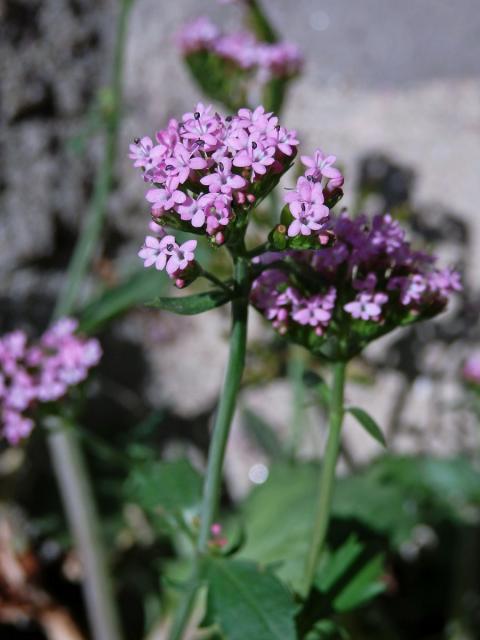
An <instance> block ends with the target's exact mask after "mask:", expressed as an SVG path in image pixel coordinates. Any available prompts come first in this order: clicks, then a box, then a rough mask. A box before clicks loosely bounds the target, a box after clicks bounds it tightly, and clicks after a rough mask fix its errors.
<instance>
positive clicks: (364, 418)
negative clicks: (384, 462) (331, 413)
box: [345, 407, 387, 447]
mask: <svg viewBox="0 0 480 640" xmlns="http://www.w3.org/2000/svg"><path fill="white" fill-rule="evenodd" d="M345 411H348V413H351V414H352V416H353V417H354V418H356V419H357V420H358V422H359V424H361V426H362V427H363V428H364V429H365V431H367V432H368V433H369V434H370V435H371V436H372V438H373V439H374V440H376V441H377V442H378V443H379V444H381V445H382V446H383V447H386V446H387V442H386V440H385V436H384V435H383V433H382V430H381V429H380V427H379V426H378V424H377V423H376V422H375V420H374V419H373V418H372V416H371V415H370V414H368V413H367V412H366V411H364V410H363V409H361V408H360V407H347V408H346V409H345Z"/></svg>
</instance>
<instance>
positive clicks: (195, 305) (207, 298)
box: [148, 289, 233, 316]
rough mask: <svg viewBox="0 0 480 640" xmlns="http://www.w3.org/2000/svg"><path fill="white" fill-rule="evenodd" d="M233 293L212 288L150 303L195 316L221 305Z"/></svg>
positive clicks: (174, 311)
mask: <svg viewBox="0 0 480 640" xmlns="http://www.w3.org/2000/svg"><path fill="white" fill-rule="evenodd" d="M232 298H233V295H232V294H231V293H229V292H228V291H223V290H222V289H212V290H211V291H204V292H203V293H197V294H194V295H192V296H181V297H178V298H156V299H155V300H152V301H151V302H149V303H148V306H149V307H155V308H156V309H163V310H164V311H171V312H172V313H178V314H179V315H183V316H193V315H196V314H197V313H203V312H204V311H210V309H215V308H216V307H221V306H222V305H223V304H226V303H227V302H229V301H230V300H232Z"/></svg>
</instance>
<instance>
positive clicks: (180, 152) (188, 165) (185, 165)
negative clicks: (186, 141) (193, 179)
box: [167, 144, 207, 184]
mask: <svg viewBox="0 0 480 640" xmlns="http://www.w3.org/2000/svg"><path fill="white" fill-rule="evenodd" d="M167 162H168V163H169V164H167V168H168V166H170V165H171V166H173V168H174V170H175V174H174V175H176V176H177V178H178V181H179V183H180V184H183V183H184V182H186V181H187V180H188V176H189V175H190V172H191V171H192V170H197V171H198V170H200V169H205V167H206V166H207V161H206V160H205V159H204V158H202V157H200V156H193V155H192V152H191V151H187V149H186V148H185V147H184V146H183V145H182V144H177V145H175V149H174V155H173V157H172V158H169V160H168V161H167Z"/></svg>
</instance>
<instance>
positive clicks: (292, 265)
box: [251, 176, 461, 357]
mask: <svg viewBox="0 0 480 640" xmlns="http://www.w3.org/2000/svg"><path fill="white" fill-rule="evenodd" d="M332 179H333V180H334V179H335V176H334V177H333V178H332ZM302 184H303V183H302ZM325 228H327V229H329V230H330V231H331V232H332V233H333V235H334V237H335V244H334V246H333V247H331V248H324V249H321V250H313V251H292V250H290V251H286V252H282V253H278V254H275V253H273V254H265V255H263V256H261V257H260V258H258V266H259V267H260V268H261V267H262V266H263V267H265V269H266V270H264V271H263V272H262V273H261V275H260V276H259V277H258V278H257V279H256V281H255V282H254V285H253V289H252V296H251V297H252V302H253V304H254V306H255V307H256V308H257V309H258V310H259V311H261V313H263V315H264V316H265V317H266V318H267V319H268V320H270V321H271V322H272V324H273V326H274V327H275V328H276V329H277V330H278V331H279V332H280V333H281V334H287V335H289V336H290V337H291V338H292V339H293V340H295V341H298V342H300V343H301V344H304V345H306V346H308V347H309V348H311V349H312V350H313V351H319V352H320V353H322V346H324V345H325V341H326V339H327V338H332V339H333V342H332V341H331V344H333V343H334V345H335V353H336V357H339V355H340V356H342V357H347V356H350V355H352V353H355V352H358V351H359V350H360V349H362V348H363V347H364V346H365V345H366V344H367V343H368V342H369V341H370V340H372V339H374V338H375V337H378V336H379V335H382V334H383V333H386V332H388V331H391V330H392V329H393V328H395V327H396V326H400V325H402V324H408V323H410V322H414V321H415V320H418V319H422V318H427V317H431V316H433V315H436V314H437V313H438V312H440V311H441V310H443V308H444V307H445V305H446V303H447V300H448V296H449V295H450V294H451V293H452V292H453V291H459V290H460V289H461V282H460V276H459V274H458V273H457V272H455V271H452V270H450V269H444V270H438V269H435V268H434V262H435V258H434V257H433V256H430V255H428V254H426V253H423V252H420V251H415V250H414V249H412V247H411V245H410V243H409V242H408V241H407V240H406V238H405V232H404V231H403V230H402V228H401V227H400V225H399V224H398V222H396V221H394V220H393V219H392V218H391V217H390V216H389V215H388V214H387V215H377V216H375V217H374V218H373V220H372V222H371V223H370V221H369V220H368V218H367V217H366V216H364V215H361V216H358V217H357V218H353V219H352V218H351V217H349V216H348V215H347V214H346V213H342V214H341V215H340V216H338V217H336V218H332V219H331V220H330V221H329V222H328V223H327V224H326V225H325ZM279 260H281V261H282V262H281V263H280V262H279ZM268 265H271V267H269V266H268Z"/></svg>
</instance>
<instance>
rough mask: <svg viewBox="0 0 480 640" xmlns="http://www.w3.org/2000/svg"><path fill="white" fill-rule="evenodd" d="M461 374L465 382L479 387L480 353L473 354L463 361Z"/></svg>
mask: <svg viewBox="0 0 480 640" xmlns="http://www.w3.org/2000/svg"><path fill="white" fill-rule="evenodd" d="M462 373H463V379H464V380H465V382H468V383H471V384H474V385H480V353H474V354H473V355H471V356H469V357H468V358H467V359H466V360H465V363H464V365H463V372H462Z"/></svg>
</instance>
